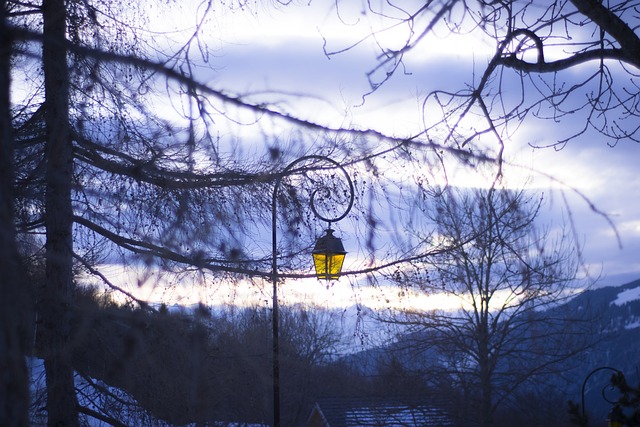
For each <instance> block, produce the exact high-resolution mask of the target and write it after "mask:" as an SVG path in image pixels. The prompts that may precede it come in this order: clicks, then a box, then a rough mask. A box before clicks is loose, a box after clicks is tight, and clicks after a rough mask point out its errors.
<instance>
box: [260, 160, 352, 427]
mask: <svg viewBox="0 0 640 427" xmlns="http://www.w3.org/2000/svg"><path fill="white" fill-rule="evenodd" d="M311 161H313V162H323V163H328V164H329V166H328V167H325V168H326V169H328V170H338V171H339V172H340V173H342V175H343V176H344V178H345V180H346V182H347V185H348V194H347V196H348V197H347V206H346V208H345V210H344V212H343V213H342V214H340V215H336V216H332V217H328V216H326V215H324V214H320V213H319V212H318V210H317V207H316V196H317V195H318V191H319V190H315V191H313V193H311V199H310V207H311V211H312V212H313V214H314V215H315V216H316V217H317V218H319V219H321V220H323V221H326V222H327V223H329V227H328V228H327V230H326V234H325V235H324V236H322V237H320V238H319V239H318V240H317V242H316V245H315V247H314V250H313V264H314V266H315V269H316V276H317V277H318V279H326V280H332V279H337V278H338V277H339V276H340V272H341V271H342V264H343V262H344V258H345V255H346V252H345V250H344V246H343V245H342V241H341V240H340V239H339V238H337V237H335V236H334V235H333V230H332V229H331V223H332V222H336V221H340V220H341V219H343V218H344V217H346V216H347V214H348V213H349V211H350V210H351V207H352V206H353V201H354V197H355V191H354V187H353V182H352V181H351V177H350V176H349V175H348V174H347V171H346V170H345V169H344V168H343V167H342V166H341V165H340V164H339V163H338V162H336V161H335V160H332V159H330V158H328V157H325V156H319V155H309V156H303V157H300V158H298V159H296V160H294V161H293V162H291V163H289V165H288V166H287V167H286V168H284V170H283V171H282V173H280V174H279V175H278V178H277V179H276V182H275V184H274V187H273V197H272V199H271V249H272V251H271V254H272V269H271V278H272V280H273V316H272V323H273V326H272V331H273V426H274V427H280V355H279V353H280V349H279V332H278V327H279V319H278V317H279V315H278V247H277V228H276V220H277V204H278V203H277V200H278V191H279V189H280V184H281V183H282V179H283V178H284V177H286V176H289V175H290V173H291V171H292V170H293V168H294V167H295V166H296V165H298V164H300V163H304V162H311ZM307 170H308V169H307ZM331 177H332V178H334V177H335V175H332V176H331ZM324 190H325V191H324V196H325V197H327V198H331V196H332V194H330V193H329V192H328V190H327V189H326V188H325V189H324Z"/></svg>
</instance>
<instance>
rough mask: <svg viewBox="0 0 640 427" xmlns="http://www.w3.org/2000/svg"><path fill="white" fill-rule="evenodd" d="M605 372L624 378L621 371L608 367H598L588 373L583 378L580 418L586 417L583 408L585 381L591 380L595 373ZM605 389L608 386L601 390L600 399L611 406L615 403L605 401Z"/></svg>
mask: <svg viewBox="0 0 640 427" xmlns="http://www.w3.org/2000/svg"><path fill="white" fill-rule="evenodd" d="M605 370H607V371H612V372H615V373H616V374H618V375H623V376H624V374H623V373H622V371H621V370H619V369H616V368H612V367H610V366H600V367H599V368H595V369H594V370H593V371H591V372H589V374H587V376H586V377H585V379H584V381H583V382H582V416H583V417H585V416H586V413H585V408H584V391H585V388H586V386H587V381H589V378H591V377H592V376H593V374H595V373H597V372H600V371H605ZM607 387H608V386H606V385H605V386H604V387H603V388H602V398H603V399H604V400H605V401H606V402H607V403H611V404H613V403H615V402H611V401H610V400H609V399H607V396H606V395H605V393H604V391H605V389H606V388H607Z"/></svg>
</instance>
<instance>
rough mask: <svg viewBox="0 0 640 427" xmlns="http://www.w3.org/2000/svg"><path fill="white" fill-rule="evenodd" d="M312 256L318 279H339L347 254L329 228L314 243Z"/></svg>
mask: <svg viewBox="0 0 640 427" xmlns="http://www.w3.org/2000/svg"><path fill="white" fill-rule="evenodd" d="M312 254H313V264H314V266H315V268H316V277H317V278H318V279H325V280H335V279H337V278H339V277H340V272H341V271H342V263H344V257H345V255H346V254H347V252H346V251H345V250H344V246H343V245H342V240H340V238H338V237H336V236H334V235H333V230H332V229H331V228H328V229H327V234H325V235H324V236H322V237H320V238H319V239H318V240H317V241H316V246H315V247H314V248H313V252H312Z"/></svg>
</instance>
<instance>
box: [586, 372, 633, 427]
mask: <svg viewBox="0 0 640 427" xmlns="http://www.w3.org/2000/svg"><path fill="white" fill-rule="evenodd" d="M604 370H608V371H612V372H614V373H615V375H617V376H618V377H621V378H624V374H623V373H622V371H620V370H618V369H616V368H612V367H609V366H601V367H599V368H595V369H594V370H593V371H591V372H589V374H587V376H586V377H585V379H584V381H583V382H582V420H583V422H586V420H587V415H586V411H585V407H584V392H585V388H586V385H587V381H589V378H591V376H592V375H593V374H595V373H596V372H600V371H604ZM608 386H609V387H613V386H612V385H611V384H609V385H608ZM608 386H604V387H603V389H602V398H603V399H604V400H605V401H606V402H607V403H610V404H612V405H614V406H613V408H612V409H611V411H609V414H608V415H607V426H608V427H623V426H624V420H625V418H624V414H623V413H622V409H621V408H620V405H619V404H618V403H617V402H615V401H611V400H609V399H608V398H607V396H606V395H605V390H606V389H607V387H608Z"/></svg>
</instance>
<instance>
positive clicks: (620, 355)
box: [344, 279, 640, 425]
mask: <svg viewBox="0 0 640 427" xmlns="http://www.w3.org/2000/svg"><path fill="white" fill-rule="evenodd" d="M554 310H556V311H558V312H559V313H577V314H580V313H584V314H585V316H586V317H587V316H588V318H589V319H590V320H589V321H590V322H591V329H592V331H593V333H594V337H595V338H596V339H595V340H594V341H595V343H594V345H593V347H592V348H591V350H590V351H588V352H585V354H583V355H582V356H580V357H577V358H576V359H575V360H571V361H569V362H568V363H567V366H566V370H565V371H564V372H563V375H559V376H558V381H557V384H556V385H555V386H556V389H557V390H558V391H559V392H560V393H561V394H562V395H565V396H566V400H567V401H568V400H572V401H574V402H576V403H580V402H581V398H582V396H581V391H582V385H583V382H584V381H585V379H586V378H587V376H588V375H589V374H590V373H591V372H592V371H593V370H594V369H597V368H600V367H604V366H606V367H611V368H614V369H617V370H620V371H622V372H623V373H624V374H625V377H626V379H627V381H628V382H629V384H630V385H632V386H637V385H638V384H640V279H639V280H635V281H632V282H629V283H627V284H624V285H622V286H609V287H603V288H596V289H590V290H587V291H585V292H583V293H581V294H580V295H578V296H576V297H575V298H573V299H571V300H570V301H568V302H566V303H565V304H563V305H561V306H559V307H556V308H555V309H554ZM425 339H428V338H427V337H426V335H425V333H422V334H419V335H407V336H405V337H403V338H402V342H400V343H395V344H388V345H386V346H380V347H375V348H369V349H365V350H363V351H360V352H358V353H354V354H349V355H347V356H345V358H344V360H345V361H346V362H347V363H348V364H349V365H350V366H353V367H358V369H359V370H360V372H361V373H362V374H365V375H374V374H379V372H380V370H384V369H385V368H387V369H388V366H386V365H389V364H396V365H397V364H400V365H402V368H404V369H407V370H412V369H420V365H423V366H424V367H431V368H434V366H435V367H437V366H438V363H439V358H438V355H437V354H436V353H435V352H431V353H429V354H426V355H425V354H423V355H422V356H421V357H422V359H421V360H416V358H415V355H410V354H409V353H408V352H407V353H405V354H404V356H403V352H402V351H398V348H407V347H410V345H408V344H407V343H410V342H411V340H425ZM390 354H392V355H393V356H391V357H390V356H389V355H390ZM612 373H613V371H612V370H608V369H603V370H600V371H598V372H597V373H596V374H594V375H592V376H591V377H589V379H588V381H587V382H586V383H585V407H586V408H587V411H588V412H589V413H592V414H593V418H592V419H593V425H598V424H597V422H596V420H599V419H602V420H604V419H605V417H606V414H607V412H608V411H609V409H610V408H611V404H610V403H608V402H607V401H606V400H605V399H604V398H603V392H604V396H605V397H606V398H608V399H610V400H615V398H616V396H615V392H614V391H613V390H610V389H607V385H608V383H609V379H610V377H611V374H612ZM560 377H562V378H560ZM558 410H559V411H565V410H566V406H564V407H562V408H558Z"/></svg>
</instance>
